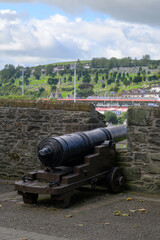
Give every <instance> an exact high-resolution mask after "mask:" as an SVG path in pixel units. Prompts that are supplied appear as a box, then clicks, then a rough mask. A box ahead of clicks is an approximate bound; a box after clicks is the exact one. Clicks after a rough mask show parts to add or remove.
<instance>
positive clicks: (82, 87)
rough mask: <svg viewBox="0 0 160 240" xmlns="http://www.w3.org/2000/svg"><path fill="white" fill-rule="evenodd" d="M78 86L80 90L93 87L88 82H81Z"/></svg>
mask: <svg viewBox="0 0 160 240" xmlns="http://www.w3.org/2000/svg"><path fill="white" fill-rule="evenodd" d="M78 87H79V89H80V90H82V89H86V88H93V85H92V84H90V83H81V84H80V85H79V86H78Z"/></svg>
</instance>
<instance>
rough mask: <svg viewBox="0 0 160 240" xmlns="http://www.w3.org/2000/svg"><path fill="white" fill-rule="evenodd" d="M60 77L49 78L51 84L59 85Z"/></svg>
mask: <svg viewBox="0 0 160 240" xmlns="http://www.w3.org/2000/svg"><path fill="white" fill-rule="evenodd" d="M57 83H58V79H57V78H48V84H49V85H57Z"/></svg>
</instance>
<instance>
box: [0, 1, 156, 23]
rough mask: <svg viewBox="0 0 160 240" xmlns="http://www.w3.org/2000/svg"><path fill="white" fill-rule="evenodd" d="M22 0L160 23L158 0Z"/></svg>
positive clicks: (140, 21)
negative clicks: (87, 9) (88, 9)
mask: <svg viewBox="0 0 160 240" xmlns="http://www.w3.org/2000/svg"><path fill="white" fill-rule="evenodd" d="M0 2H3V3H4V2H5V3H22V2H23V0H5V1H4V0H0ZM24 2H27V3H45V4H49V5H52V6H53V7H55V6H56V7H59V8H60V9H62V10H64V11H67V12H69V13H71V14H74V13H76V14H77V13H80V12H83V11H85V10H86V8H90V9H91V10H93V11H96V12H97V11H99V12H101V13H105V14H107V15H109V16H111V17H113V18H115V19H119V20H122V21H128V22H132V23H142V24H148V25H157V26H159V25H160V14H159V9H160V1H159V0H152V1H151V0H140V1H139V0H134V1H133V0H99V1H97V0H81V1H79V0H65V1H64V0H28V1H27V0H25V1H24Z"/></svg>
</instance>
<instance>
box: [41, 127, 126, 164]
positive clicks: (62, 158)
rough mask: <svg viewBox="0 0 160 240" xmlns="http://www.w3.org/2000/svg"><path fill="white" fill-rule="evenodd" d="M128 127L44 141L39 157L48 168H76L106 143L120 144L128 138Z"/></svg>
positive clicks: (92, 131)
mask: <svg viewBox="0 0 160 240" xmlns="http://www.w3.org/2000/svg"><path fill="white" fill-rule="evenodd" d="M126 135H127V130H126V125H118V126H114V127H109V128H98V129H95V130H91V131H86V132H77V133H72V134H67V135H63V136H60V137H51V138H46V139H44V140H43V141H42V142H41V143H40V144H39V146H38V157H39V159H40V161H41V162H42V164H43V165H44V166H46V167H50V168H54V167H57V166H62V165H63V166H74V165H76V164H78V163H82V161H83V158H84V156H85V155H87V154H89V153H92V152H93V150H94V147H95V146H97V145H100V144H102V143H103V142H104V141H106V140H107V141H111V140H113V141H114V142H118V141H120V140H122V139H124V138H126Z"/></svg>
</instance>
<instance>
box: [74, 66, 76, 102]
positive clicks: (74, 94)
mask: <svg viewBox="0 0 160 240" xmlns="http://www.w3.org/2000/svg"><path fill="white" fill-rule="evenodd" d="M74 102H76V63H75V64H74Z"/></svg>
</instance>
